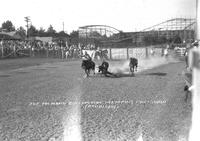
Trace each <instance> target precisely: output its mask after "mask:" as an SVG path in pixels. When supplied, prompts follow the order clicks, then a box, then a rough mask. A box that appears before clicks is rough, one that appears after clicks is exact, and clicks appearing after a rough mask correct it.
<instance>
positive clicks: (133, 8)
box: [0, 0, 196, 33]
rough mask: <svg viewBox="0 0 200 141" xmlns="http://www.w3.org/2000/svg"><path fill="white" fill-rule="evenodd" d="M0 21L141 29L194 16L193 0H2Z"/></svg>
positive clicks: (59, 26)
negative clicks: (29, 21) (25, 18)
mask: <svg viewBox="0 0 200 141" xmlns="http://www.w3.org/2000/svg"><path fill="white" fill-rule="evenodd" d="M0 7H1V8H0V25H1V24H2V23H3V22H4V21H6V20H10V21H12V23H13V24H14V26H15V27H16V28H18V27H20V26H23V27H24V28H25V25H26V23H25V21H24V17H26V16H30V19H31V23H32V25H34V26H35V27H36V28H37V29H39V28H40V27H42V28H44V29H47V28H48V27H49V26H50V24H51V25H52V26H53V27H54V29H56V31H62V30H63V22H64V30H65V31H66V32H67V33H70V32H72V31H73V30H78V27H81V26H85V25H109V26H112V27H115V28H117V29H119V30H122V31H125V32H132V31H140V30H142V29H144V28H147V27H151V26H153V25H155V24H158V23H161V22H163V21H165V20H169V19H171V18H180V17H181V18H195V16H196V15H195V11H196V10H195V8H196V0H2V1H1V2H0Z"/></svg>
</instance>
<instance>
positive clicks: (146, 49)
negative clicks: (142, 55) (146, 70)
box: [145, 47, 148, 58]
mask: <svg viewBox="0 0 200 141" xmlns="http://www.w3.org/2000/svg"><path fill="white" fill-rule="evenodd" d="M145 51H146V58H148V48H147V47H146V48H145Z"/></svg>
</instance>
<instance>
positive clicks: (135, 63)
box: [129, 57, 138, 75]
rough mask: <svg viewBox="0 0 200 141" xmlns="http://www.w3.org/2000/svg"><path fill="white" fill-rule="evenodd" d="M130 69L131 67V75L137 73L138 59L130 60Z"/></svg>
mask: <svg viewBox="0 0 200 141" xmlns="http://www.w3.org/2000/svg"><path fill="white" fill-rule="evenodd" d="M129 67H130V73H131V74H132V75H134V71H137V67H138V59H136V58H134V57H133V58H130V62H129Z"/></svg>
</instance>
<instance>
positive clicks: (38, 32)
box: [0, 20, 78, 42]
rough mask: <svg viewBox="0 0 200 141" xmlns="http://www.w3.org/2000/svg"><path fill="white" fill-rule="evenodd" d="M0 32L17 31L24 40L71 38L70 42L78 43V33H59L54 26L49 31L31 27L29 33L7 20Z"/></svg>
mask: <svg viewBox="0 0 200 141" xmlns="http://www.w3.org/2000/svg"><path fill="white" fill-rule="evenodd" d="M0 31H4V32H12V31H16V33H17V34H18V35H20V36H21V37H22V38H23V39H25V38H26V37H27V36H28V37H35V36H39V37H55V38H56V37H71V38H70V40H72V41H73V42H77V40H78V31H72V32H71V33H70V34H67V33H65V32H64V31H60V32H57V31H56V30H55V29H54V28H53V26H52V25H50V26H49V27H48V28H47V30H45V29H44V28H42V27H40V29H37V28H36V27H35V26H34V25H30V26H29V28H28V31H26V30H25V29H24V28H23V27H22V26H20V27H19V28H15V26H14V24H13V23H12V22H11V21H10V20H7V21H5V22H3V23H2V25H1V27H0Z"/></svg>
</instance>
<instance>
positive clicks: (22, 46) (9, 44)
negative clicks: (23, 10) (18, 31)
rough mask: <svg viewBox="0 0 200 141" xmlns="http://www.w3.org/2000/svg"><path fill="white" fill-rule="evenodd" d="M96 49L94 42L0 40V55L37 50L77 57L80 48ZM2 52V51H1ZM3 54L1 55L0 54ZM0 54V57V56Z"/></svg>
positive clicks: (79, 53)
mask: <svg viewBox="0 0 200 141" xmlns="http://www.w3.org/2000/svg"><path fill="white" fill-rule="evenodd" d="M94 49H96V47H95V45H94V44H88V45H82V44H78V45H77V44H71V45H70V44H69V45H68V44H67V43H65V44H61V43H59V42H42V41H38V40H34V41H30V40H26V41H19V40H1V41H0V52H1V56H4V57H6V56H9V55H12V53H13V52H16V55H19V54H18V53H19V50H29V52H31V51H32V52H35V53H37V52H39V51H43V52H45V51H47V50H48V52H51V51H55V52H60V53H62V54H64V57H66V58H79V57H80V56H81V51H82V50H94ZM2 52H3V53H2ZM2 54H3V55H2ZM1 56H0V57H1Z"/></svg>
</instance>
